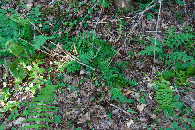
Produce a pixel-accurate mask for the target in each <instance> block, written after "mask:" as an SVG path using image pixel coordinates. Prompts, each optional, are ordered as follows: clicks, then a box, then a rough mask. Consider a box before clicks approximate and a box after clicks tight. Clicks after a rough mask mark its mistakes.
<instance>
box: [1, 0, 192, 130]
mask: <svg viewBox="0 0 195 130" xmlns="http://www.w3.org/2000/svg"><path fill="white" fill-rule="evenodd" d="M184 1H185V5H184V6H181V5H180V4H178V3H176V2H174V1H169V0H166V1H165V2H163V3H162V7H161V10H160V18H159V19H158V14H159V3H158V2H157V3H156V4H157V6H155V7H154V8H150V9H149V8H148V10H144V9H141V7H140V4H139V3H138V2H133V3H132V5H133V6H134V10H140V9H141V10H140V11H137V12H136V11H134V12H133V13H123V12H119V11H118V10H117V9H116V8H115V7H114V6H112V4H110V7H108V8H103V7H102V6H98V7H95V8H96V10H94V12H92V13H91V14H90V15H91V19H90V20H91V21H92V22H91V21H90V20H89V21H88V25H89V26H88V27H84V26H83V25H82V24H80V23H78V24H77V25H76V26H74V29H70V28H68V27H67V28H66V30H64V31H67V33H68V34H70V35H71V36H73V37H75V36H77V35H78V34H79V33H81V32H83V30H94V31H95V33H96V34H97V35H98V36H99V37H100V38H101V39H104V40H105V41H106V42H107V43H109V44H110V45H111V46H112V47H113V48H114V49H115V50H116V51H117V53H116V55H114V57H112V61H111V62H110V65H111V66H114V65H116V66H118V68H119V69H120V73H123V74H124V77H125V78H126V79H132V80H133V81H136V82H137V85H134V86H131V87H124V88H122V93H123V95H125V96H126V98H128V99H134V102H133V103H121V102H119V101H118V100H111V95H110V89H109V87H108V86H106V85H104V84H101V85H98V87H97V85H95V84H94V81H95V80H96V79H90V78H87V76H88V75H90V74H91V72H87V71H86V70H85V69H82V70H79V71H77V72H75V73H66V71H60V70H59V66H60V65H56V64H55V61H62V63H63V62H65V60H66V59H63V58H60V57H58V56H54V57H52V56H49V55H44V57H43V58H42V60H41V61H42V62H45V63H44V64H41V65H40V66H39V67H41V68H44V69H45V70H48V69H49V68H51V67H52V68H53V69H52V70H51V71H50V73H48V72H46V73H45V75H44V77H47V76H48V75H49V76H50V80H51V81H52V83H53V84H58V82H62V81H64V83H65V84H66V83H68V84H69V87H64V88H62V89H60V90H58V91H56V92H55V94H56V98H57V97H58V100H56V102H55V103H54V104H52V105H53V106H57V107H58V111H57V115H58V116H60V118H61V121H62V122H61V123H49V124H46V125H48V126H50V127H53V128H54V129H59V130H68V129H74V128H75V129H83V130H87V129H97V130H106V129H111V130H118V129H121V130H123V129H124V130H142V129H151V130H153V129H156V130H159V129H166V128H170V129H176V128H179V127H180V128H181V129H184V128H186V127H184V124H186V125H188V126H189V128H190V129H193V128H194V126H193V125H194V124H191V123H189V121H188V120H187V118H188V117H189V118H192V119H194V113H195V96H194V95H195V93H194V89H195V87H194V86H195V79H194V75H193V76H191V77H188V78H187V82H188V86H187V85H184V86H182V87H179V88H177V92H176V93H177V94H178V95H179V96H180V99H179V101H180V102H182V103H184V105H185V107H189V108H191V113H188V114H186V115H185V116H183V117H182V119H183V120H182V121H178V120H179V119H178V118H174V117H167V116H165V114H164V111H163V110H160V111H158V112H156V113H155V112H154V110H155V109H157V106H158V103H157V102H156V100H155V98H154V95H155V90H154V88H153V87H154V82H153V80H154V79H155V77H157V76H158V75H159V73H158V72H163V71H165V70H166V69H171V68H172V66H168V67H167V66H165V63H164V62H161V61H160V60H158V59H155V63H154V56H152V55H151V56H146V55H138V53H139V52H140V51H141V50H143V49H144V48H145V47H146V45H147V44H148V43H149V41H150V40H149V37H153V38H155V37H156V38H157V39H163V38H164V33H165V31H166V30H167V29H168V28H169V27H174V28H175V30H176V33H180V32H183V31H184V29H185V26H190V27H192V28H193V27H194V2H193V1H192V0H184ZM57 2H58V1H53V2H52V1H51V0H50V1H49V2H48V0H35V1H32V0H28V1H23V4H25V5H27V9H21V8H20V6H17V1H14V0H13V1H12V2H7V4H6V5H1V8H2V9H9V8H14V10H17V12H20V13H21V14H23V13H24V14H26V13H28V11H27V10H30V9H31V8H33V7H36V6H40V12H42V13H43V14H44V15H46V17H47V19H46V21H47V20H48V21H49V20H51V19H55V18H56V17H63V13H62V12H60V11H61V10H69V9H70V16H69V17H70V18H69V19H72V21H74V19H78V17H85V16H86V15H87V11H86V10H88V8H89V7H90V8H93V7H94V4H92V2H90V1H83V3H84V4H83V5H82V6H80V7H78V8H79V12H76V13H75V12H74V10H73V9H71V8H70V4H69V3H68V4H64V5H63V4H61V5H60V6H55V5H56V3H57ZM149 7H150V6H149ZM55 8H58V9H56V10H55ZM146 8H147V7H146ZM140 12H143V15H142V13H140ZM64 17H65V16H64ZM157 20H158V23H157ZM122 22H124V23H125V24H123V23H122ZM86 23H87V22H86ZM108 23H109V24H108ZM157 24H158V26H157ZM40 26H41V25H40ZM53 26H55V25H51V28H52V27H53ZM120 26H121V28H120ZM156 27H157V31H158V32H156ZM44 33H45V34H47V31H46V32H44ZM48 33H49V34H48V35H53V34H54V33H56V32H52V31H50V32H48ZM57 33H58V34H59V35H60V33H61V32H60V31H59V32H57ZM46 46H47V45H46ZM55 51H60V50H58V49H55ZM37 53H38V54H41V55H42V54H43V52H41V51H37ZM127 61H128V65H127V63H126V62H127ZM116 63H120V64H116ZM6 73H7V72H6V70H5V68H4V67H3V66H1V67H0V86H1V89H3V88H6V87H9V88H10V89H9V93H10V95H12V96H10V97H9V99H8V100H9V101H17V102H21V101H23V100H24V99H25V100H27V101H29V102H31V99H32V97H34V96H33V94H32V93H31V92H30V91H25V92H22V90H21V91H17V92H16V93H13V92H14V90H15V84H14V83H13V81H14V77H13V76H12V75H11V74H10V73H7V74H6ZM60 74H62V75H61V76H62V78H59V76H60ZM5 75H6V76H5ZM3 77H4V78H3ZM5 77H6V78H5ZM28 82H29V80H28V78H25V79H23V81H22V83H20V84H19V88H22V87H27V86H28ZM5 83H6V85H3V84H5ZM171 84H172V86H174V84H175V81H174V80H173V81H172V82H171ZM21 86H22V87H21ZM4 106H5V102H3V101H0V107H1V108H2V107H4ZM24 109H25V107H24V106H18V113H19V115H21V114H22V112H23V110H24ZM10 113H11V111H7V112H2V113H1V118H0V121H1V122H0V124H4V129H6V130H8V129H11V128H12V129H13V127H14V128H15V129H18V128H20V127H21V126H25V125H29V124H30V123H22V122H20V121H22V120H24V119H25V117H19V116H18V117H17V118H16V119H15V120H8V117H9V115H10ZM179 115H181V113H180V112H178V113H177V116H179ZM173 122H178V124H177V127H176V126H173ZM186 129H187V128H186Z"/></svg>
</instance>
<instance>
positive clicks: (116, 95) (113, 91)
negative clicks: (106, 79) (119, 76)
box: [110, 88, 134, 103]
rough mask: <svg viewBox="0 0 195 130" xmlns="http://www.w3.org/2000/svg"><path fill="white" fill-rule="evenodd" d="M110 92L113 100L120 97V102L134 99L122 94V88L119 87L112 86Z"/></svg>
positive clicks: (131, 101) (130, 101)
mask: <svg viewBox="0 0 195 130" xmlns="http://www.w3.org/2000/svg"><path fill="white" fill-rule="evenodd" d="M110 94H111V95H112V97H111V100H116V99H118V101H119V102H122V103H125V102H127V103H133V102H134V100H133V99H127V98H126V97H125V95H123V94H122V92H121V90H119V89H117V88H112V89H111V90H110Z"/></svg>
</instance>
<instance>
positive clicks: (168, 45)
mask: <svg viewBox="0 0 195 130" xmlns="http://www.w3.org/2000/svg"><path fill="white" fill-rule="evenodd" d="M164 36H165V37H164V39H163V40H162V41H161V42H160V41H159V40H157V42H156V47H155V54H156V57H157V58H158V59H160V60H161V61H163V62H165V64H166V65H169V64H173V65H175V63H177V62H180V63H187V62H188V63H190V64H194V63H195V60H194V57H192V56H190V55H188V54H186V52H185V51H184V50H182V49H184V47H185V48H186V49H188V50H187V52H188V53H189V54H191V51H193V50H191V49H190V48H193V47H192V44H193V41H194V40H193V39H194V34H193V33H190V32H189V31H187V30H185V32H184V33H180V34H178V35H176V34H175V29H174V28H173V27H171V28H169V29H168V30H167V31H166V33H165V34H164ZM150 41H151V43H152V45H150V46H147V47H146V48H145V49H144V50H142V51H140V52H139V53H138V54H139V55H154V39H153V38H150ZM167 50H172V51H173V52H167ZM191 55H194V54H193V52H192V54H191Z"/></svg>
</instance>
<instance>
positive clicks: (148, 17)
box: [147, 13, 152, 21]
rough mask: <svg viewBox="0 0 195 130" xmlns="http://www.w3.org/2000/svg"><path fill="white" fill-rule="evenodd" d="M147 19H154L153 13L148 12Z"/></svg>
mask: <svg viewBox="0 0 195 130" xmlns="http://www.w3.org/2000/svg"><path fill="white" fill-rule="evenodd" d="M147 20H150V21H151V20H152V15H151V14H150V13H147Z"/></svg>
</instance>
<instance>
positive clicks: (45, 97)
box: [20, 80, 61, 129]
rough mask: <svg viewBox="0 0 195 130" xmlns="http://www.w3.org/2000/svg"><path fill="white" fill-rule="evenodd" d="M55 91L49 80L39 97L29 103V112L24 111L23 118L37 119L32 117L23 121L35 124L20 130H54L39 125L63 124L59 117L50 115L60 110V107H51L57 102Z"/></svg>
mask: <svg viewBox="0 0 195 130" xmlns="http://www.w3.org/2000/svg"><path fill="white" fill-rule="evenodd" d="M54 91H55V89H54V85H52V84H51V81H50V80H47V81H46V82H45V87H44V88H42V89H40V92H39V93H38V95H37V96H36V97H34V98H33V99H32V102H31V103H29V105H28V107H27V110H24V111H23V114H22V116H36V118H34V117H31V118H29V119H25V120H23V121H22V122H35V124H34V125H28V126H24V127H21V128H20V129H26V128H50V129H53V128H51V127H49V126H46V125H41V124H39V123H40V121H46V122H58V123H60V122H61V121H60V118H59V117H55V116H54V115H53V114H48V112H50V113H54V112H57V110H58V107H54V106H51V105H50V104H52V103H54V101H55V100H56V96H55V94H54ZM46 117H47V118H46ZM48 118H50V119H48Z"/></svg>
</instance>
